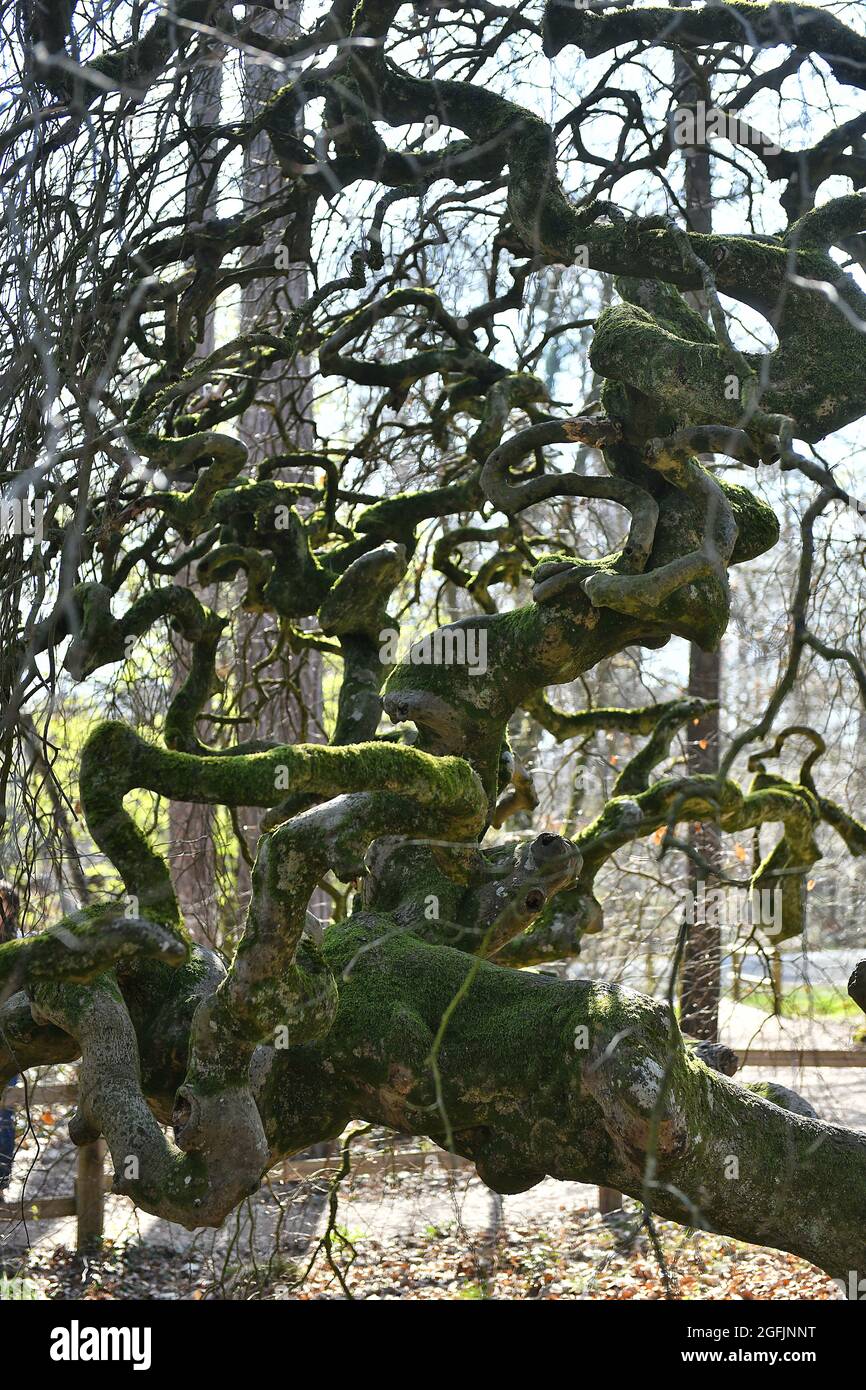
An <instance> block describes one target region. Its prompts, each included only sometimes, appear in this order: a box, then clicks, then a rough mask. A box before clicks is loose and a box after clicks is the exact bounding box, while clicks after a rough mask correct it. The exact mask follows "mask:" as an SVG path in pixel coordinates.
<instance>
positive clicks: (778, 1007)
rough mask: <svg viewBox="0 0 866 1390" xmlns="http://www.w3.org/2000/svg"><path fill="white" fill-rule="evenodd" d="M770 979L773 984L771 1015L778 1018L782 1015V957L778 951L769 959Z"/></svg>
mask: <svg viewBox="0 0 866 1390" xmlns="http://www.w3.org/2000/svg"><path fill="white" fill-rule="evenodd" d="M770 978H771V980H772V982H773V1013H774V1014H775V1015H776V1017H777V1018H778V1017H780V1015H781V1013H782V957H781V956H780V954H779V952H778V951H774V952H773V954H772V955H771V957H770Z"/></svg>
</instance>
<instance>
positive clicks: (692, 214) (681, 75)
mask: <svg viewBox="0 0 866 1390" xmlns="http://www.w3.org/2000/svg"><path fill="white" fill-rule="evenodd" d="M673 3H674V5H675V6H679V7H680V8H687V7H688V6H689V5H690V4H691V0H673ZM690 62H691V63H693V62H694V57H693V56H692V57H691V58H690V59H689V60H687V59H686V58H685V57H684V56H680V55H677V56H676V57H675V59H674V86H675V95H676V99H677V101H678V103H679V104H681V105H685V106H692V105H694V104H695V102H697V101H699V100H701V99H702V98H703V93H702V90H701V85H700V83H699V81H698V79H697V76H696V74H695V71H694V68H693V67H691V66H690ZM685 198H686V214H687V217H688V222H689V226H690V227H691V229H692V231H695V232H711V231H712V229H713V192H712V174H711V170H710V156H709V154H708V153H707V151H706V149H694V150H689V149H687V150H686V151H685ZM688 298H689V299H690V300H691V302H692V305H693V307H694V308H696V309H697V310H698V312H699V313H701V314H703V315H704V317H706V315H707V304H706V302H705V300H704V296H703V295H690V296H688ZM721 688H722V661H721V651H720V650H719V651H715V652H705V651H702V650H701V648H700V647H698V646H696V645H695V643H694V642H692V643H691V644H690V648H689V694H690V695H694V696H698V697H700V698H701V699H704V700H719V699H721ZM718 767H719V714H718V710H712V711H711V712H710V713H709V714H707V715H705V716H704V718H703V719H700V720H699V721H698V722H697V723H696V724H693V725H692V726H691V727H690V729H689V743H688V768H689V771H690V772H692V773H713V772H717V771H718ZM690 843H691V846H692V848H693V850H695V852H696V853H697V854H698V855H700V857H701V859H702V860H703V861H704V863H705V864H707V865H708V866H710V867H709V868H703V867H701V866H699V865H698V864H696V863H694V862H693V861H691V860H690V861H689V866H688V873H689V887H690V889H691V893H692V902H694V903H695V904H696V905H697V904H699V903H701V902H702V901H704V899H703V897H702V896H699V895H700V885H701V883H702V882H703V883H704V885H705V886H706V883H707V880H708V879H709V878H710V877H711V876H712V868H717V867H718V864H719V858H720V837H719V832H718V828H717V827H716V826H714V825H703V826H702V827H701V828H700V829H699V830H695V831H693V832H692V834H691V836H690ZM705 915H706V914H705V913H702V912H700V911H699V910H696V911H695V913H694V917H695V921H694V922H693V923H691V924H689V925H688V928H687V934H686V939H685V946H684V950H683V960H682V972H681V976H680V1022H681V1026H682V1029H683V1032H684V1033H687V1034H690V1035H691V1036H692V1037H696V1038H704V1039H708V1040H709V1041H711V1042H715V1041H716V1040H717V1039H718V1033H719V998H720V995H721V952H722V941H721V927H720V925H719V922H718V921H717V920H709V921H707V920H703V921H701V920H699V919H700V917H701V916H705Z"/></svg>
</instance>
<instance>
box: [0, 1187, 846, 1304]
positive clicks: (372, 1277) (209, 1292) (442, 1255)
mask: <svg viewBox="0 0 866 1390" xmlns="http://www.w3.org/2000/svg"><path fill="white" fill-rule="evenodd" d="M424 1181H425V1183H426V1184H428V1186H429V1185H430V1184H431V1182H432V1183H433V1184H434V1185H436V1184H439V1185H442V1187H443V1192H445V1191H447V1189H449V1188H450V1189H451V1195H452V1197H453V1196H454V1192H453V1189H454V1188H455V1186H456V1184H455V1182H454V1179H453V1178H447V1177H445V1176H442V1175H439V1174H436V1175H433V1174H425V1175H424ZM401 1182H402V1183H404V1184H405V1183H407V1182H408V1183H410V1184H412V1183H414V1180H412V1179H405V1178H404V1179H397V1180H396V1181H394V1180H392V1179H388V1178H386V1179H384V1180H383V1179H382V1178H381V1177H376V1178H373V1177H368V1178H365V1177H359V1178H358V1179H357V1180H356V1181H355V1182H354V1183H353V1184H352V1191H351V1194H350V1197H349V1200H348V1201H347V1203H346V1204H345V1207H344V1210H343V1213H342V1217H343V1221H344V1223H345V1224H341V1222H340V1213H338V1219H337V1221H336V1223H335V1225H334V1228H333V1231H332V1234H331V1237H330V1249H328V1248H327V1247H326V1246H324V1245H321V1244H319V1243H318V1242H319V1241H320V1240H321V1235H319V1236H318V1237H317V1238H316V1239H314V1240H313V1241H312V1242H309V1241H308V1242H306V1243H305V1246H304V1248H303V1249H301V1248H300V1247H299V1246H298V1244H297V1242H295V1245H294V1247H293V1246H292V1244H291V1242H290V1243H289V1245H288V1246H287V1248H284V1249H281V1248H280V1244H279V1242H277V1243H276V1245H275V1247H274V1248H272V1249H271V1250H270V1251H269V1252H268V1253H267V1255H264V1256H261V1255H258V1254H256V1252H255V1243H250V1242H248V1241H246V1240H244V1241H241V1242H236V1243H234V1244H233V1247H232V1248H231V1249H230V1250H229V1252H228V1253H227V1252H226V1251H225V1250H220V1252H219V1254H217V1249H216V1247H212V1248H211V1249H210V1250H209V1249H208V1248H207V1246H206V1245H205V1244H202V1245H196V1244H193V1245H192V1246H191V1247H190V1248H189V1249H187V1250H186V1251H179V1250H177V1249H169V1248H166V1247H165V1246H160V1245H154V1244H152V1243H151V1242H149V1241H143V1240H141V1239H140V1238H129V1239H126V1240H118V1241H115V1242H113V1243H112V1242H107V1243H106V1246H105V1248H104V1249H103V1251H102V1252H101V1253H99V1254H98V1255H94V1256H93V1257H91V1258H87V1259H85V1258H83V1257H81V1256H79V1255H76V1254H74V1253H72V1252H70V1251H68V1250H66V1249H63V1248H55V1249H49V1248H45V1247H42V1248H40V1247H35V1248H33V1249H31V1250H30V1251H29V1252H26V1251H25V1252H22V1253H21V1256H20V1257H19V1258H18V1259H16V1260H13V1261H10V1260H8V1259H7V1260H5V1261H4V1263H5V1264H6V1270H5V1272H6V1274H7V1276H13V1277H15V1278H16V1282H17V1292H15V1291H13V1290H12V1289H11V1288H9V1287H8V1286H7V1292H6V1296H7V1297H9V1296H12V1297H16V1296H17V1297H36V1298H40V1299H192V1300H196V1299H214V1298H217V1299H219V1298H233V1299H250V1298H253V1299H255V1298H259V1299H261V1298H264V1299H285V1300H308V1299H345V1298H346V1297H352V1298H356V1299H374V1300H381V1299H410V1300H428V1299H476V1300H483V1299H508V1300H557V1299H581V1300H584V1299H623V1300H628V1299H664V1298H675V1299H725V1300H732V1299H733V1300H736V1299H760V1300H765V1299H810V1300H826V1299H838V1298H840V1297H841V1294H840V1292H839V1290H838V1289H837V1288H836V1286H835V1285H834V1284H833V1282H832V1280H831V1279H829V1278H828V1277H827V1276H826V1275H825V1274H823V1273H821V1271H819V1270H817V1269H815V1268H814V1267H813V1266H811V1265H809V1264H806V1263H805V1262H804V1261H802V1260H798V1259H795V1258H794V1256H792V1255H786V1254H782V1253H780V1252H778V1251H771V1250H763V1249H758V1248H756V1247H754V1246H748V1245H743V1244H741V1243H740V1242H737V1241H732V1240H728V1239H724V1238H722V1237H719V1236H716V1235H711V1234H708V1233H706V1232H694V1231H688V1230H686V1229H685V1228H684V1227H682V1226H677V1225H676V1224H674V1223H673V1222H665V1221H656V1222H655V1223H654V1226H653V1229H652V1230H649V1229H648V1228H647V1226H646V1225H645V1224H644V1223H643V1221H642V1218H641V1213H640V1210H639V1209H638V1207H637V1206H636V1204H633V1203H631V1202H627V1203H626V1209H625V1210H624V1211H623V1212H621V1213H616V1214H613V1215H610V1216H607V1217H601V1216H600V1215H599V1214H598V1212H597V1211H596V1210H594V1209H593V1207H592V1206H588V1205H585V1206H573V1205H572V1204H571V1203H569V1202H562V1201H561V1202H559V1203H558V1204H557V1205H556V1206H554V1205H553V1204H552V1203H551V1202H550V1201H548V1202H547V1203H546V1204H545V1208H546V1209H545V1211H544V1217H543V1221H539V1220H538V1219H537V1217H535V1216H533V1218H532V1219H529V1220H525V1219H517V1220H515V1219H513V1218H509V1216H508V1215H507V1208H506V1209H505V1212H504V1213H503V1209H502V1208H501V1206H500V1207H498V1208H494V1209H493V1220H492V1221H491V1222H490V1224H489V1225H488V1226H487V1227H486V1228H483V1227H482V1228H479V1226H478V1224H477V1221H476V1222H475V1224H474V1228H473V1229H469V1228H468V1227H467V1224H466V1223H464V1221H463V1220H462V1219H461V1215H460V1202H459V1200H458V1201H456V1202H452V1205H451V1210H453V1211H454V1217H453V1219H450V1220H441V1224H433V1223H430V1224H426V1225H423V1224H422V1225H419V1224H418V1223H417V1222H409V1223H407V1229H404V1230H400V1229H395V1222H394V1219H393V1212H394V1210H395V1203H394V1200H393V1199H394V1197H397V1198H398V1206H399V1188H400V1185H401ZM389 1185H391V1186H393V1187H396V1188H397V1189H398V1191H397V1192H396V1193H395V1192H391V1193H387V1194H386V1193H385V1192H384V1191H383V1189H384V1188H387V1187H388V1186H389ZM293 1186H300V1185H292V1184H289V1185H287V1190H291V1189H292V1188H293ZM553 1186H554V1189H557V1188H558V1189H559V1192H560V1193H561V1191H562V1185H561V1184H559V1185H553ZM582 1190H584V1191H587V1190H588V1189H582ZM284 1196H285V1194H280V1193H279V1192H276V1193H274V1194H272V1200H273V1201H275V1202H277V1203H279V1202H280V1201H282V1200H283V1199H284ZM386 1196H387V1197H388V1198H389V1200H388V1202H387V1203H384V1201H383V1199H384V1198H385V1197H386ZM458 1196H459V1194H458ZM485 1197H486V1194H485ZM370 1206H372V1209H373V1210H374V1211H375V1210H380V1211H382V1212H383V1213H384V1212H387V1213H388V1215H387V1217H386V1218H385V1219H383V1220H382V1221H381V1223H379V1225H380V1229H378V1230H377V1229H376V1226H377V1223H376V1222H375V1221H373V1222H370V1221H369V1220H366V1219H365V1216H364V1213H365V1212H366V1210H367V1208H368V1207H370ZM356 1213H358V1214H357V1216H356ZM353 1219H356V1220H357V1225H353ZM314 1256H315V1258H314ZM311 1260H313V1263H312V1268H311V1269H309V1272H307V1271H308V1267H309V1265H310V1261H311Z"/></svg>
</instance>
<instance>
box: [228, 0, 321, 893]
mask: <svg viewBox="0 0 866 1390" xmlns="http://www.w3.org/2000/svg"><path fill="white" fill-rule="evenodd" d="M254 9H255V19H256V28H257V29H258V31H259V32H261V33H264V34H268V35H271V36H273V37H274V38H287V37H290V36H291V35H292V34H293V33H294V32H295V31H296V29H297V24H298V16H299V13H300V0H297V3H294V4H292V5H289V6H287V7H286V8H280V9H279V10H274V11H273V12H271V13H267V12H265V11H262V10H261V9H259V8H258V6H256V7H254ZM243 65H244V66H243V80H244V106H245V110H246V112H247V114H248V115H250V116H252V115H253V114H255V113H257V112H259V111H260V110H261V109H262V106H263V105H264V104H265V102H267V101H268V99H269V98H270V97H271V96H272V95H273V93H274V92H276V91H277V90H278V89H279V88H280V87H281V86H283V85H284V83H285V81H286V77H285V74H283V73H280V72H277V71H275V70H274V68H273V67H272V66H270V65H268V64H265V63H260V62H258V61H257V60H256V55H255V53H251V52H247V53H245V54H244V58H243ZM283 191H284V177H283V175H282V173H281V172H280V170H279V168H278V166H277V164H276V161H275V159H274V154H273V150H272V148H271V144H270V140H269V138H268V136H267V135H266V134H265V133H264V132H261V133H260V134H259V135H258V136H256V138H255V139H254V140H253V141H252V142H251V143H250V144H249V145H247V146H246V147H245V149H244V164H243V201H244V206H245V208H246V209H247V210H248V211H252V210H254V209H255V208H257V207H259V206H261V205H263V204H267V203H268V202H270V201H271V200H274V199H277V198H279V197H280V196H281V194H282V193H283ZM285 225H286V224H285V223H284V222H282V221H280V220H276V221H275V222H274V223H272V224H271V230H270V231H269V232H268V234H267V236H266V238H265V240H264V242H263V243H262V245H261V246H257V247H255V248H254V250H253V252H252V253H251V258H252V259H256V260H257V259H260V258H261V257H263V256H265V255H273V256H276V255H277V252H278V250H279V249H281V247H282V236H283V232H284V231H285ZM276 283H277V282H275V281H272V280H267V279H265V280H257V281H255V282H254V283H253V284H252V285H251V286H249V287H248V288H245V289H244V291H243V298H242V302H241V323H242V327H243V328H244V329H251V328H253V327H254V326H255V327H259V328H263V327H271V328H277V327H278V326H279V324H280V322H281V320H282V319H283V318H284V317H285V316H286V315H287V314H288V313H289V312H290V311H291V310H292V309H293V308H294V307H296V306H297V305H298V304H300V303H301V302H302V301H303V300H304V299H305V298H306V296H307V293H308V288H309V286H308V276H307V270H306V267H305V266H302V265H290V266H289V267H288V268H287V269H286V270H285V271H284V273H283V278H282V280H281V281H280V282H279V284H278V287H277V288H276V289H275V284H276ZM280 421H282V424H283V428H284V430H285V432H286V434H287V435H288V437H289V447H290V448H292V449H295V450H304V449H311V448H312V447H313V445H314V432H313V426H312V386H311V382H310V375H309V367H308V364H307V362H306V361H305V360H304V359H303V358H297V359H295V361H294V362H293V363H290V364H288V365H287V364H285V363H282V364H280V365H279V366H277V367H276V368H275V369H274V370H273V372H272V373H271V374H270V375H268V374H265V375H264V376H263V377H262V378H261V382H260V385H259V389H258V392H257V396H256V401H255V403H254V404H253V405H252V406H251V407H250V408H249V409H248V410H246V411H245V412H244V414H243V416H242V417H241V420H240V422H239V430H238V433H239V435H240V437H241V439H242V440H243V442H244V443H245V444H246V446H247V450H248V469H249V470H250V471H251V472H254V470H255V468H256V465H257V464H258V463H260V462H261V461H262V459H264V458H266V457H267V456H268V455H270V454H274V453H285V452H286V449H287V446H286V440H285V437H284V436H283V435H281V432H280ZM301 476H302V475H301V474H300V473H292V474H290V473H288V472H284V473H283V477H284V478H285V479H286V480H287V481H293V480H297V479H299V478H301ZM236 631H237V646H236V663H237V668H238V670H239V672H240V675H241V679H242V680H243V681H244V687H245V691H244V693H245V697H248V704H247V708H248V709H249V708H250V705H255V704H256V702H257V700H258V703H259V705H261V700H260V699H259V697H258V695H257V692H256V691H254V690H252V691H250V690H249V687H248V685H247V682H246V680H245V676H246V675H247V674H248V672H249V669H250V667H251V666H253V665H257V666H260V668H261V669H260V672H259V677H260V681H261V684H262V687H263V688H264V689H266V690H268V691H269V692H270V698H268V699H267V700H266V701H265V703H264V706H263V707H261V708H257V709H256V713H255V728H254V733H255V736H256V737H258V738H273V739H275V740H278V741H279V742H282V743H295V742H298V741H303V742H307V743H314V742H318V741H319V740H320V739H321V738H322V737H323V735H322V732H321V728H322V722H323V719H322V664H321V659H320V657H319V654H318V653H317V652H314V651H310V652H307V653H305V655H304V656H303V657H302V658H297V657H293V656H292V655H291V654H290V653H286V652H283V653H281V654H280V656H279V657H278V658H277V659H276V660H274V661H272V662H269V663H267V664H266V665H261V663H263V661H264V660H265V659H266V658H267V654H268V652H269V651H270V650H272V648H273V644H274V639H275V636H276V625H275V624H274V623H273V622H271V621H268V620H263V619H262V617H261V616H260V615H258V614H251V615H250V617H249V619H248V620H247V621H246V622H242V623H239V624H238V625H237V629H236ZM262 815H263V813H262V811H260V810H257V809H254V808H244V809H242V810H241V811H240V812H239V824H240V827H241V830H242V832H243V833H244V835H245V838H246V839H247V842H248V844H249V845H250V847H251V848H253V849H254V847H255V842H256V840H257V838H258V834H259V826H260V823H261V819H262ZM237 889H238V896H239V900H240V901H241V902H243V903H246V902H247V901H248V898H249V894H250V892H251V883H250V872H249V866H248V864H247V862H246V860H245V859H244V858H243V856H241V857H240V858H239V861H238V874H237Z"/></svg>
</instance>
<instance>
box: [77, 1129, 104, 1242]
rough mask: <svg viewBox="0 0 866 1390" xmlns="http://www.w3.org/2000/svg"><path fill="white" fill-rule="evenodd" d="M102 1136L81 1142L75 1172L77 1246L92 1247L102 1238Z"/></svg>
mask: <svg viewBox="0 0 866 1390" xmlns="http://www.w3.org/2000/svg"><path fill="white" fill-rule="evenodd" d="M104 1170H105V1140H104V1139H97V1140H96V1143H95V1144H82V1146H81V1148H80V1149H79V1150H78V1158H77V1163H76V1172H75V1211H76V1215H77V1217H78V1236H77V1240H76V1244H75V1248H76V1250H78V1251H79V1252H83V1251H86V1250H92V1249H93V1247H94V1246H95V1245H98V1244H99V1242H100V1241H101V1240H102V1230H103V1217H104V1213H105V1171H104Z"/></svg>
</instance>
